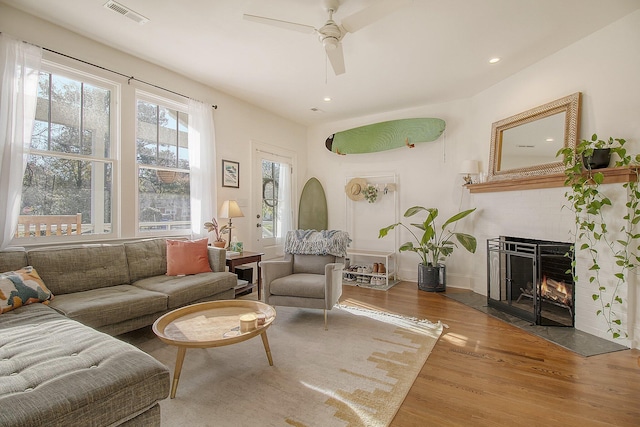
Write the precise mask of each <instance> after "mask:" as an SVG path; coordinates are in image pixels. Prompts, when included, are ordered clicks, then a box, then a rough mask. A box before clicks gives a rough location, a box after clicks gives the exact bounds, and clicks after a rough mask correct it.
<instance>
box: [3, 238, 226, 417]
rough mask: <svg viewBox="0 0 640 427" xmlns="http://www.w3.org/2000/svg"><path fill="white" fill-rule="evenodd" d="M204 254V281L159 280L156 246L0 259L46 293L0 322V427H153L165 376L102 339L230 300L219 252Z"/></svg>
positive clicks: (198, 277) (161, 268) (143, 358)
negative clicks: (37, 280) (31, 275)
mask: <svg viewBox="0 0 640 427" xmlns="http://www.w3.org/2000/svg"><path fill="white" fill-rule="evenodd" d="M208 253H209V264H210V266H211V269H212V270H213V271H212V272H211V273H200V274H195V275H189V276H167V275H166V274H165V273H166V271H167V267H166V266H167V260H166V242H165V240H164V239H150V240H142V241H135V242H127V243H122V244H108V245H107V244H91V245H81V246H70V247H56V248H43V249H32V250H27V251H25V250H16V251H2V252H0V272H6V271H13V270H19V269H20V268H23V267H25V266H27V265H31V266H33V267H34V268H35V269H36V271H37V272H38V273H39V275H40V277H41V278H42V281H43V282H44V284H45V285H46V286H47V287H48V288H49V290H50V291H51V292H52V293H53V294H54V298H53V300H52V301H51V302H50V304H49V305H48V306H47V305H44V304H38V303H35V304H30V305H26V306H22V307H20V308H17V309H14V310H12V311H9V312H6V313H4V314H1V315H0V408H2V410H0V425H2V426H37V425H47V426H58V425H59V426H115V425H125V426H153V425H159V424H160V407H159V405H158V402H159V401H160V400H162V399H164V398H166V397H167V396H168V394H169V388H170V379H169V370H168V368H167V367H166V366H164V365H163V364H161V363H159V362H158V361H156V360H155V359H154V358H153V357H151V356H149V355H147V354H145V353H144V352H142V351H141V350H139V349H137V348H135V347H133V346H131V345H129V344H127V343H125V342H122V341H120V340H118V339H117V338H114V337H112V336H111V335H118V334H121V333H124V332H128V331H132V330H135V329H139V328H141V327H143V326H147V325H151V324H152V323H153V322H154V321H155V320H156V319H157V318H158V317H160V316H161V315H162V314H164V313H167V312H169V311H171V310H173V309H175V308H177V307H180V306H184V305H187V304H191V303H196V302H201V301H209V300H217V299H233V298H234V287H235V285H236V283H237V278H236V275H235V274H232V273H228V272H225V251H224V250H221V249H217V248H210V249H209V250H208Z"/></svg>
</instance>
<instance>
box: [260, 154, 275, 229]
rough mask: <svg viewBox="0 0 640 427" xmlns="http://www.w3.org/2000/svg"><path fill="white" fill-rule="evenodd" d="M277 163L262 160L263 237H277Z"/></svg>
mask: <svg viewBox="0 0 640 427" xmlns="http://www.w3.org/2000/svg"><path fill="white" fill-rule="evenodd" d="M275 169H276V163H274V162H271V161H269V160H262V238H263V239H268V238H272V237H276V235H277V229H276V223H277V201H278V200H277V198H274V195H275V194H276V193H277V189H276V186H277V184H276V181H275Z"/></svg>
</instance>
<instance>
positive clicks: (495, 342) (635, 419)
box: [341, 282, 640, 427]
mask: <svg viewBox="0 0 640 427" xmlns="http://www.w3.org/2000/svg"><path fill="white" fill-rule="evenodd" d="M447 292H466V291H463V290H456V289H453V288H451V287H449V288H448V289H447ZM341 301H342V302H343V303H345V304H353V305H359V306H363V307H367V308H372V309H378V310H383V311H388V312H392V313H397V314H402V315H405V316H415V317H419V318H426V319H429V320H431V321H437V320H440V321H442V322H443V323H445V324H447V325H448V326H449V328H448V329H445V330H444V332H443V334H442V336H441V337H440V340H439V341H438V343H437V344H436V346H435V348H434V350H433V352H432V353H431V355H430V356H429V359H428V360H427V362H426V363H425V365H424V367H423V368H422V371H421V372H420V374H419V376H418V378H417V379H416V381H415V383H414V384H413V387H412V388H411V390H410V391H409V394H408V395H407V397H406V399H405V401H404V403H403V404H402V406H401V407H400V410H399V411H398V413H397V414H396V417H395V418H394V420H393V422H392V423H391V426H395V427H400V426H448V425H464V426H519V425H527V426H536V425H544V426H557V425H562V426H582V427H585V426H640V366H639V364H640V351H639V350H624V351H619V352H615V353H609V354H604V355H598V356H591V357H588V358H586V357H583V356H580V355H578V354H576V353H573V352H571V351H569V350H565V349H564V348H562V347H559V346H557V345H555V344H552V343H550V342H548V341H546V340H544V339H542V338H539V337H537V336H534V335H531V334H529V333H527V332H524V331H522V330H521V329H518V328H517V327H515V326H511V325H509V324H507V323H505V322H502V321H500V320H497V319H495V318H493V317H490V316H488V315H486V314H484V313H482V312H480V311H478V310H474V309H472V308H470V307H467V306H465V305H463V304H461V303H459V302H457V301H454V300H452V299H450V298H447V297H445V296H444V295H442V294H435V293H428V292H423V291H419V290H418V289H417V285H416V284H415V283H411V282H402V283H399V284H398V285H396V286H394V287H393V288H391V289H390V290H389V291H386V292H385V291H379V290H372V289H366V288H359V287H354V286H343V295H342V298H341Z"/></svg>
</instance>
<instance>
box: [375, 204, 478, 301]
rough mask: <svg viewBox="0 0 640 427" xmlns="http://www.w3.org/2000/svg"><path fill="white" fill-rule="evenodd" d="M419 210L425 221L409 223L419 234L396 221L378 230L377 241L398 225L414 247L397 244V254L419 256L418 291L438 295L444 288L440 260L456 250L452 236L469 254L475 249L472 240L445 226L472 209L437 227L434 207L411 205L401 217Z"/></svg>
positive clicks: (475, 244) (475, 242) (466, 235)
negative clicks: (404, 230)
mask: <svg viewBox="0 0 640 427" xmlns="http://www.w3.org/2000/svg"><path fill="white" fill-rule="evenodd" d="M423 211H424V212H427V218H426V219H425V220H424V221H423V222H419V223H411V224H410V225H412V226H413V227H415V228H417V229H418V230H422V234H420V232H418V234H416V233H414V231H413V230H412V229H411V228H409V227H408V226H407V225H405V224H403V223H402V222H398V223H396V224H392V225H389V226H388V227H385V228H382V229H380V234H379V235H378V238H382V237H385V236H386V235H387V234H388V233H389V231H391V230H393V229H394V228H396V227H397V226H402V227H404V228H405V229H406V230H407V231H409V233H411V235H412V236H413V239H414V241H415V245H414V242H412V241H409V242H406V243H404V244H403V245H401V246H400V248H399V249H398V250H399V251H400V252H404V251H412V252H415V253H417V254H418V255H419V256H420V259H421V261H422V262H421V263H420V264H418V288H419V289H421V290H425V291H431V292H441V291H444V290H445V289H446V286H445V285H446V279H445V270H444V264H441V261H444V260H445V258H446V257H448V256H449V255H451V254H452V253H453V250H454V248H456V247H457V245H456V243H455V242H454V241H453V238H454V237H455V239H456V240H457V241H458V242H459V243H460V244H461V245H462V247H464V248H465V249H466V250H467V251H469V252H471V253H475V251H476V246H477V241H476V238H475V237H473V236H471V235H469V234H466V233H458V232H456V231H454V230H451V229H448V228H447V226H449V225H450V224H453V223H454V222H456V221H459V220H461V219H462V218H464V217H466V216H467V215H469V214H471V213H472V212H473V211H475V208H474V209H468V210H466V211H462V212H459V213H457V214H455V215H453V216H452V217H451V218H449V219H448V220H446V221H445V222H444V224H442V226H441V227H438V226H437V224H436V218H437V217H438V209H436V208H424V207H422V206H414V207H412V208H409V209H407V211H406V212H405V213H404V217H405V218H409V217H412V216H413V215H415V214H417V213H419V212H423Z"/></svg>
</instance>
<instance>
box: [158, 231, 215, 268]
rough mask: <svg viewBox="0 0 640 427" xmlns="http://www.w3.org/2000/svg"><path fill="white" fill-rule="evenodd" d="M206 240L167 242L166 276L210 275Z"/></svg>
mask: <svg viewBox="0 0 640 427" xmlns="http://www.w3.org/2000/svg"><path fill="white" fill-rule="evenodd" d="M207 242H208V239H206V238H205V239H200V240H188V241H187V240H167V276H182V275H185V274H198V273H210V272H211V271H212V270H211V266H210V265H209V255H208V249H207Z"/></svg>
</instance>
